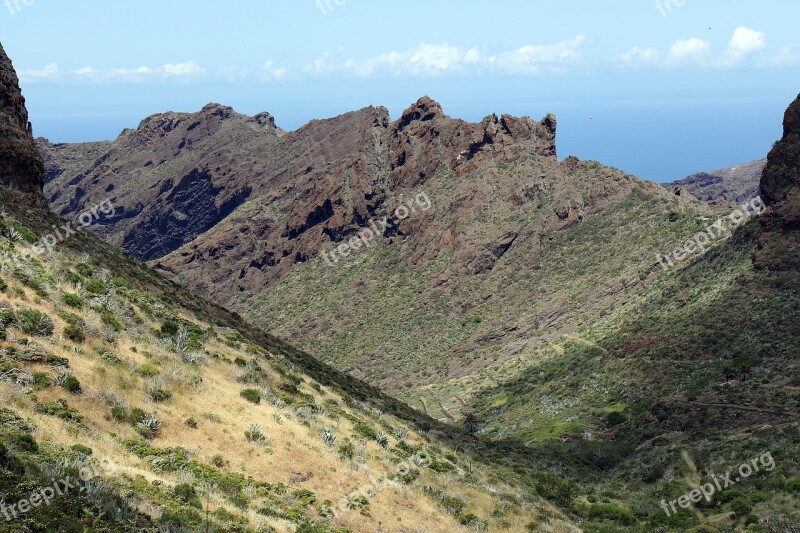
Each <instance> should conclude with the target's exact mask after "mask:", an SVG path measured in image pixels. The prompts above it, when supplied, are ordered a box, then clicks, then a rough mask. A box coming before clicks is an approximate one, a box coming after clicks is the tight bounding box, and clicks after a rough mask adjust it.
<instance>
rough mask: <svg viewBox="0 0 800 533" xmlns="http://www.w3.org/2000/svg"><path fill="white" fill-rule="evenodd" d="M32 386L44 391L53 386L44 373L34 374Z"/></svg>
mask: <svg viewBox="0 0 800 533" xmlns="http://www.w3.org/2000/svg"><path fill="white" fill-rule="evenodd" d="M33 384H34V385H36V386H37V387H38V388H40V389H46V388H48V387H50V386H51V385H52V384H53V380H52V379H50V376H49V375H48V374H47V373H46V372H34V373H33Z"/></svg>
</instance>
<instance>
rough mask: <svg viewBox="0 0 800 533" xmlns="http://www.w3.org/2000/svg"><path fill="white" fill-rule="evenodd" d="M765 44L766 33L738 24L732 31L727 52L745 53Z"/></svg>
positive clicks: (764, 46)
mask: <svg viewBox="0 0 800 533" xmlns="http://www.w3.org/2000/svg"><path fill="white" fill-rule="evenodd" d="M766 46H767V35H766V34H765V33H764V32H763V31H756V30H751V29H750V28H747V27H745V26H739V27H738V28H736V30H735V31H734V32H733V37H731V42H730V43H729V44H728V52H730V53H731V54H737V55H746V54H751V53H753V52H757V51H759V50H763V49H764V48H766Z"/></svg>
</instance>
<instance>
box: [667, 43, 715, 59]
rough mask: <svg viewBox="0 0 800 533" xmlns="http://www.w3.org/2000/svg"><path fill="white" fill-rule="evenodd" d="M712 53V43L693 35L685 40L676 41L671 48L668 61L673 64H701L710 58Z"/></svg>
mask: <svg viewBox="0 0 800 533" xmlns="http://www.w3.org/2000/svg"><path fill="white" fill-rule="evenodd" d="M710 54H711V43H709V42H708V41H704V40H703V39H697V38H694V37H693V38H691V39H686V40H683V41H675V42H674V43H673V44H672V46H671V47H670V49H669V56H668V62H670V63H673V64H681V63H695V64H701V63H704V62H705V61H706V60H707V59H708V57H709V55H710Z"/></svg>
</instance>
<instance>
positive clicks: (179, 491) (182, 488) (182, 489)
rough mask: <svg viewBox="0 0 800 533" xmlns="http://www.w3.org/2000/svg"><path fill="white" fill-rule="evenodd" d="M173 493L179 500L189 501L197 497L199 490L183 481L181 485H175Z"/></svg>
mask: <svg viewBox="0 0 800 533" xmlns="http://www.w3.org/2000/svg"><path fill="white" fill-rule="evenodd" d="M172 493H173V494H174V495H175V497H177V498H178V499H179V500H183V501H184V502H186V503H189V501H191V500H192V499H194V498H196V497H197V491H196V490H195V489H194V487H193V486H192V485H189V484H188V483H181V484H179V485H175V488H174V489H172Z"/></svg>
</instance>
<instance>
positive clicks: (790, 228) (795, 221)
mask: <svg viewBox="0 0 800 533" xmlns="http://www.w3.org/2000/svg"><path fill="white" fill-rule="evenodd" d="M761 190H762V191H763V198H764V202H765V203H766V204H767V205H768V206H769V207H768V208H767V210H766V212H764V214H763V215H762V216H761V218H760V222H761V228H762V235H761V238H760V239H759V243H758V250H757V251H756V253H755V254H754V262H755V265H756V266H757V267H759V268H763V269H768V270H777V271H781V270H800V96H798V98H797V100H795V101H794V102H793V103H792V104H791V105H790V106H789V108H788V109H787V110H786V114H785V116H784V120H783V138H782V139H781V140H780V141H779V142H777V143H776V144H775V146H774V147H773V148H772V151H771V152H770V153H769V157H768V162H767V166H766V168H765V169H764V173H763V175H762V176H761Z"/></svg>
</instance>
